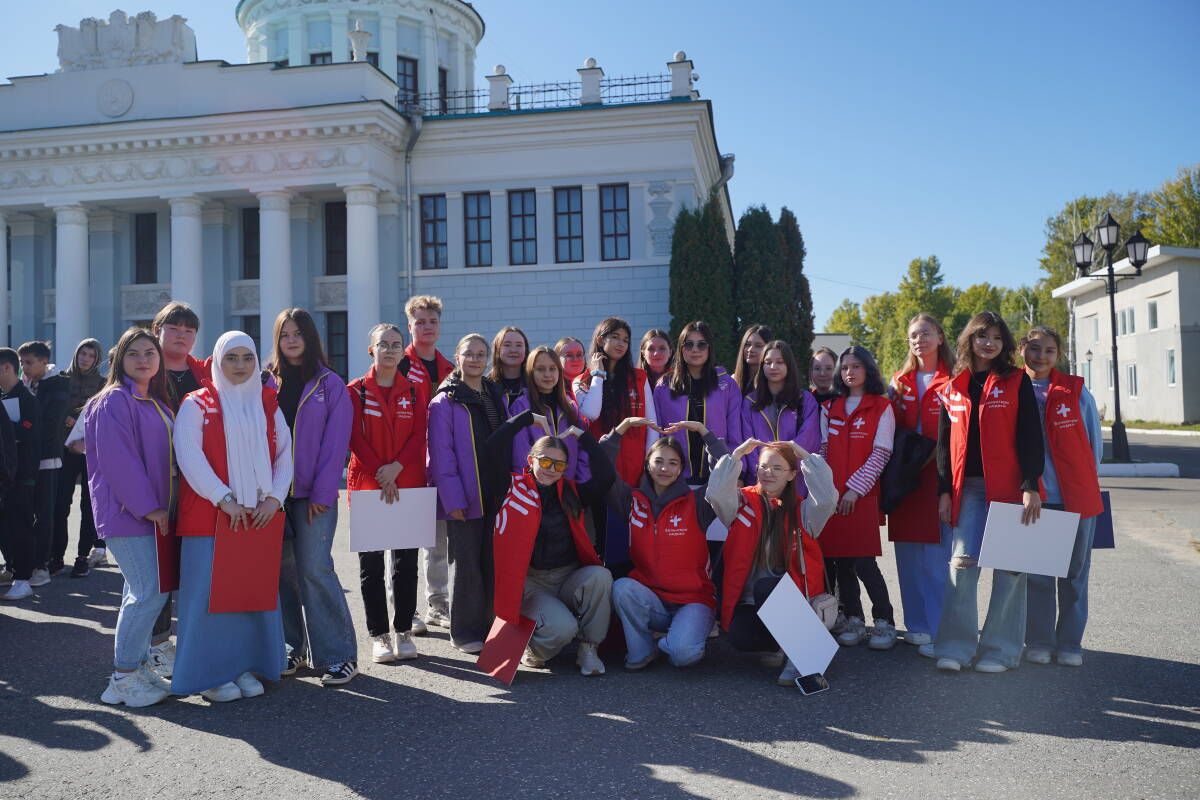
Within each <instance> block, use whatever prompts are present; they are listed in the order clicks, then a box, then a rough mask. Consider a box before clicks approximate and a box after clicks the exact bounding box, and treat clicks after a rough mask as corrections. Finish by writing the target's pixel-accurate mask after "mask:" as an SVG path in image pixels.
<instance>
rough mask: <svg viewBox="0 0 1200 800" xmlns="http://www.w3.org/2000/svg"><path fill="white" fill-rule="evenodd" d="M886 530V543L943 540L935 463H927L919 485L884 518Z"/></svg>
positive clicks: (922, 471)
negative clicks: (885, 519) (939, 517)
mask: <svg viewBox="0 0 1200 800" xmlns="http://www.w3.org/2000/svg"><path fill="white" fill-rule="evenodd" d="M887 526H888V541H889V542H912V543H915V544H937V543H938V542H940V541H941V540H942V527H941V520H940V519H938V477H937V463H936V462H934V461H930V462H929V463H928V464H926V465H925V468H924V469H922V470H921V482H920V483H918V484H917V488H916V489H914V490H913V491H912V493H910V494H908V495H907V496H905V498H904V499H903V500H902V501H900V505H899V506H898V507H897V508H896V510H895V511H893V512H892V513H890V514H888V515H887Z"/></svg>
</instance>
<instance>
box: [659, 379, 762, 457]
mask: <svg viewBox="0 0 1200 800" xmlns="http://www.w3.org/2000/svg"><path fill="white" fill-rule="evenodd" d="M668 384H669V380H668V377H667V376H663V379H662V380H661V381H660V382H659V384H658V386H656V387H655V389H654V411H655V413H656V414H657V416H658V424H659V425H661V426H662V427H664V428H665V427H667V426H668V425H670V424H671V423H673V422H679V421H680V420H685V419H687V414H688V396H687V395H686V394H681V395H679V396H678V397H673V396H672V395H671V387H670V386H669V385H668ZM704 425H705V427H707V428H708V429H709V430H710V431H712V433H713V435H714V436H716V437H717V438H718V439H720V440H721V441H723V442H724V443H725V446H726V447H728V448H729V450H730V451H732V450H734V449H736V448H737V446H738V445H740V444H741V443H742V442H743V441H744V440H745V437H744V436H742V390H741V389H740V388H738V385H737V384H736V383H734V381H733V378H731V377H729V375H728V373H726V372H725V370H724V369H723V368H722V367H717V388H716V389H714V390H713V391H711V392H709V393H708V397H706V398H704ZM675 438H676V441H678V442H679V443H680V444H681V445H683V477H684V478H688V477H690V476H691V474H692V469H691V453H690V452H689V445H688V437H687V436H677V437H675Z"/></svg>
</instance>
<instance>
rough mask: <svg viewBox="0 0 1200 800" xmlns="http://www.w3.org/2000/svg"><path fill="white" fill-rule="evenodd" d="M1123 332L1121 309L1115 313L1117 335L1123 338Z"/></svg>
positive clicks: (1123, 321)
mask: <svg viewBox="0 0 1200 800" xmlns="http://www.w3.org/2000/svg"><path fill="white" fill-rule="evenodd" d="M1125 331H1126V327H1125V309H1121V310H1120V311H1118V312H1117V335H1118V336H1124V335H1125Z"/></svg>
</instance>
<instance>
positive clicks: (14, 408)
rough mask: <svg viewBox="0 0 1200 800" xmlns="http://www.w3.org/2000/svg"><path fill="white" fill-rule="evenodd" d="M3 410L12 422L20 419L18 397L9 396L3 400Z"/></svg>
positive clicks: (19, 401) (19, 400)
mask: <svg viewBox="0 0 1200 800" xmlns="http://www.w3.org/2000/svg"><path fill="white" fill-rule="evenodd" d="M4 410H5V411H7V412H8V418H9V419H11V420H12V421H13V422H20V421H21V399H20V398H19V397H9V398H6V399H5V400H4Z"/></svg>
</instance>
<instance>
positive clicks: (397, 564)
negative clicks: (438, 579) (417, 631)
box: [358, 548, 418, 637]
mask: <svg viewBox="0 0 1200 800" xmlns="http://www.w3.org/2000/svg"><path fill="white" fill-rule="evenodd" d="M417 553H418V551H417V550H416V549H415V548H414V549H410V550H393V551H392V603H393V604H394V605H395V609H394V612H395V613H394V614H393V616H392V623H391V625H389V624H388V613H387V586H386V585H385V584H384V571H385V570H384V558H383V551H382V550H377V551H375V552H373V553H359V554H358V578H359V584H360V586H361V588H362V598H363V608H364V609H365V610H366V612H367V633H369V634H370V635H371V636H373V637H374V636H383V635H384V634H385V633H388V632H390V631H393V630H394V631H396V632H397V633H407V632H408V631H410V630H412V620H413V614H415V613H417Z"/></svg>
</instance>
